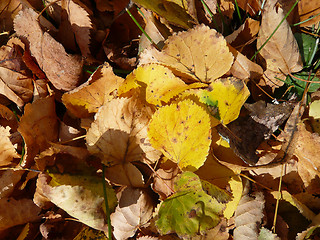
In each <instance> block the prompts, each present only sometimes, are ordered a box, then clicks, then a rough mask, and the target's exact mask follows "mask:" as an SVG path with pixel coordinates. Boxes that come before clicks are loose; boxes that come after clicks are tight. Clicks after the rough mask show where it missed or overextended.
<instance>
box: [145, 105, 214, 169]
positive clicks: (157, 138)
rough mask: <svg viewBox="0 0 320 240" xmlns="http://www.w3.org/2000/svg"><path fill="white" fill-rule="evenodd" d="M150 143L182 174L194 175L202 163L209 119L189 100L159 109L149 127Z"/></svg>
mask: <svg viewBox="0 0 320 240" xmlns="http://www.w3.org/2000/svg"><path fill="white" fill-rule="evenodd" d="M148 136H149V138H150V143H151V144H152V146H153V147H154V148H156V149H159V150H160V151H161V152H162V153H163V154H164V155H165V156H166V157H167V158H169V159H170V160H172V161H173V162H176V163H178V165H179V167H180V168H181V169H182V170H188V171H195V170H196V169H198V168H199V167H200V166H202V165H203V163H204V162H205V160H206V158H207V155H208V151H209V147H210V143H211V127H210V118H209V115H208V114H207V113H206V111H205V110H204V109H203V108H202V107H200V106H199V105H197V104H196V103H194V102H193V101H191V100H184V101H181V102H178V103H176V104H171V105H169V106H165V107H162V108H160V109H159V110H158V111H157V112H156V113H155V114H154V115H153V117H152V119H151V121H150V124H149V131H148Z"/></svg>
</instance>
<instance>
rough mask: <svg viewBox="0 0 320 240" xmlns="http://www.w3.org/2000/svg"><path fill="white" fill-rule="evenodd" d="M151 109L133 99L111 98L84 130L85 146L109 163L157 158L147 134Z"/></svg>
mask: <svg viewBox="0 0 320 240" xmlns="http://www.w3.org/2000/svg"><path fill="white" fill-rule="evenodd" d="M152 114H153V112H152V110H151V108H150V107H148V106H146V105H145V104H143V103H142V102H141V101H140V100H137V99H135V98H133V97H132V98H120V99H113V100H111V101H109V102H107V103H105V105H103V106H102V107H101V108H100V109H99V111H98V113H97V114H96V116H95V121H94V122H93V123H92V124H91V128H90V129H89V130H88V132H87V136H86V140H87V147H88V150H89V152H90V153H91V154H95V155H97V156H99V157H100V159H101V160H102V163H103V164H106V165H109V166H112V165H116V164H123V163H126V162H131V161H147V162H149V163H154V162H155V161H156V160H158V159H159V157H160V154H161V153H160V152H159V151H158V150H155V149H154V148H153V147H152V146H151V144H150V142H149V140H148V138H147V136H148V134H147V128H148V124H149V121H150V119H151V116H152Z"/></svg>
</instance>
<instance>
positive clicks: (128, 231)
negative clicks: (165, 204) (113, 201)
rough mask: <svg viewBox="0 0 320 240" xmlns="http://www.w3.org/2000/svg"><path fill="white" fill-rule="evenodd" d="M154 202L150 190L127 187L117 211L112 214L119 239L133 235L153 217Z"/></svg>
mask: <svg viewBox="0 0 320 240" xmlns="http://www.w3.org/2000/svg"><path fill="white" fill-rule="evenodd" d="M153 207H154V203H153V200H152V198H151V197H150V196H149V195H148V192H147V191H145V190H141V189H138V188H130V187H127V188H125V189H124V190H123V191H122V192H121V194H120V199H119V205H118V206H117V208H116V211H115V212H114V213H113V214H111V216H110V218H111V224H112V226H113V227H114V231H113V234H114V236H115V238H116V239H117V240H122V239H123V240H125V239H128V238H129V237H132V236H133V235H134V234H135V232H136V231H137V229H138V228H140V227H143V226H144V225H145V224H147V223H148V221H149V220H150V218H151V217H152V212H153Z"/></svg>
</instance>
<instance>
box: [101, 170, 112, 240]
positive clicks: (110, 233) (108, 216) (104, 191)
mask: <svg viewBox="0 0 320 240" xmlns="http://www.w3.org/2000/svg"><path fill="white" fill-rule="evenodd" d="M105 168H106V166H105V165H103V166H102V185H103V196H104V203H105V205H106V215H107V222H108V238H109V240H112V227H111V220H110V209H109V204H108V196H107V185H106V180H105Z"/></svg>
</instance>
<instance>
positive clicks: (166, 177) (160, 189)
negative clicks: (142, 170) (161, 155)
mask: <svg viewBox="0 0 320 240" xmlns="http://www.w3.org/2000/svg"><path fill="white" fill-rule="evenodd" d="M178 172H179V168H178V167H177V165H174V166H173V167H172V168H169V169H164V168H160V169H158V170H157V171H156V173H155V174H154V180H153V184H152V190H153V191H155V192H156V193H158V194H159V196H160V199H161V200H164V199H166V198H167V197H169V196H170V195H171V194H173V193H174V192H173V188H174V187H173V184H174V180H175V177H176V176H177V174H178Z"/></svg>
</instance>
